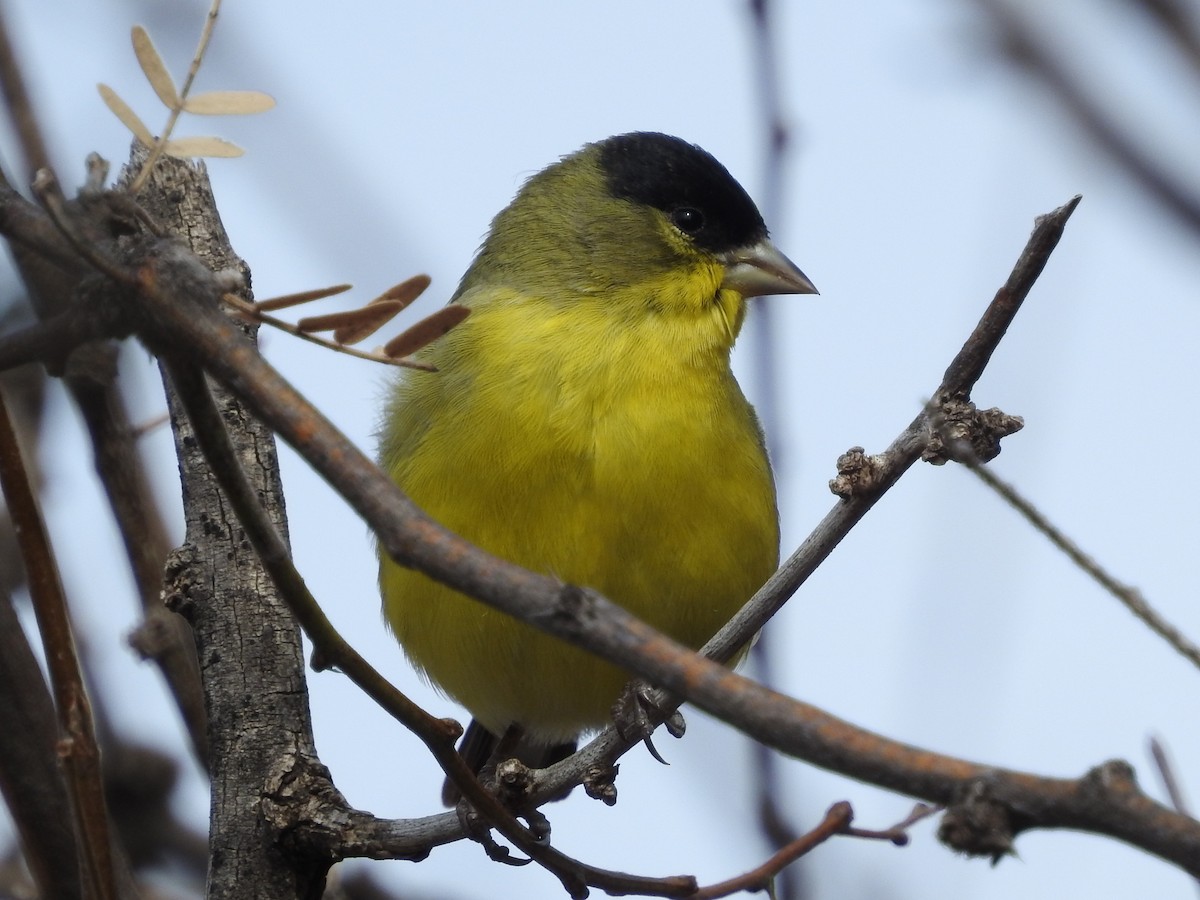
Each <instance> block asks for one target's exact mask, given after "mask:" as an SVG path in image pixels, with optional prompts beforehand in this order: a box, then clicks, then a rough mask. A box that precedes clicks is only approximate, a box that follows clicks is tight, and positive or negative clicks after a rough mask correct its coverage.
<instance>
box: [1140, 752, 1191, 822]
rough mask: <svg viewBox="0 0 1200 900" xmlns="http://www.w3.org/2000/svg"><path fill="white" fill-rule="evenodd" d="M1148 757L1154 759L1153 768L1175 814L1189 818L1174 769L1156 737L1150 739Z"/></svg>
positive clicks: (1188, 811) (1186, 805)
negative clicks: (1156, 771) (1160, 780)
mask: <svg viewBox="0 0 1200 900" xmlns="http://www.w3.org/2000/svg"><path fill="white" fill-rule="evenodd" d="M1150 755H1151V756H1152V757H1153V758H1154V767H1155V769H1157V770H1158V775H1159V777H1160V778H1161V779H1162V783H1163V788H1164V789H1165V790H1166V792H1167V797H1168V798H1169V799H1170V801H1171V805H1172V806H1173V807H1175V811H1176V812H1180V813H1183V814H1184V815H1185V816H1190V815H1191V814H1192V812H1191V810H1190V809H1188V804H1187V801H1186V800H1184V799H1183V790H1182V789H1181V788H1180V787H1179V780H1178V779H1177V778H1176V777H1175V769H1174V767H1173V766H1172V765H1171V760H1170V759H1168V757H1167V751H1166V749H1165V748H1164V747H1163V745H1162V742H1161V741H1160V740H1159V739H1158V738H1156V737H1151V738H1150Z"/></svg>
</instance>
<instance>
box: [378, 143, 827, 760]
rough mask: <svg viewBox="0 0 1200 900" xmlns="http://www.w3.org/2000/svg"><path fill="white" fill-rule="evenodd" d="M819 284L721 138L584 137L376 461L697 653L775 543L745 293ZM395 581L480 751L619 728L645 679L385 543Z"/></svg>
mask: <svg viewBox="0 0 1200 900" xmlns="http://www.w3.org/2000/svg"><path fill="white" fill-rule="evenodd" d="M807 293H816V289H815V288H814V287H813V285H812V282H811V281H809V280H808V278H807V277H806V276H805V275H804V274H803V273H802V272H801V271H800V269H798V268H797V267H796V266H795V265H794V264H793V263H792V262H791V261H790V260H789V259H788V258H787V257H785V256H784V255H783V254H782V253H781V252H780V251H779V250H778V249H776V247H775V246H774V245H773V244H772V243H771V242H770V240H768V237H767V228H766V225H765V224H764V223H763V219H762V215H761V214H760V213H759V211H758V209H757V207H756V206H755V204H754V201H752V200H751V199H750V196H749V195H748V194H747V193H746V191H745V190H744V189H743V188H742V187H741V185H739V184H738V183H737V181H735V180H734V178H733V177H732V176H731V175H730V174H729V172H728V171H727V170H726V169H725V167H724V166H722V165H721V164H720V163H719V162H717V160H716V159H714V158H713V157H712V156H711V155H710V154H708V153H707V152H705V151H704V150H702V149H700V148H699V147H696V146H694V145H692V144H689V143H687V142H686V141H683V140H681V139H679V138H675V137H669V136H667V135H663V134H655V133H633V134H624V135H619V136H616V137H611V138H608V139H606V140H603V141H599V142H597V143H594V144H588V145H587V146H585V147H583V149H581V150H579V151H578V152H576V153H573V154H571V155H570V156H567V157H564V158H563V159H562V160H560V161H559V162H557V163H555V164H553V165H551V166H549V167H548V168H546V169H544V170H542V171H541V172H538V173H537V174H536V175H534V176H533V177H531V178H530V179H529V180H528V181H527V182H525V184H524V186H523V187H522V188H521V189H520V191H519V193H518V194H517V196H516V198H515V199H514V200H513V201H512V203H510V204H509V205H508V207H506V208H505V209H504V210H503V211H502V212H501V213H500V214H499V215H497V216H496V218H495V220H494V221H493V222H492V225H491V230H490V231H489V233H488V235H487V238H486V239H485V241H484V243H483V245H482V247H481V248H480V249H479V251H478V253H477V255H476V257H475V260H474V262H473V263H472V264H471V267H470V268H469V269H468V270H467V273H466V274H465V275H464V276H463V279H462V281H461V283H460V284H459V286H458V289H457V291H456V292H455V293H454V296H453V297H452V298H451V302H453V303H459V304H462V305H463V306H466V307H469V308H470V310H471V314H470V316H469V317H468V318H467V319H466V320H465V321H464V322H463V323H462V324H461V325H459V326H458V327H456V328H454V329H453V330H452V331H450V332H449V333H448V334H447V335H445V336H444V337H442V338H441V339H439V340H438V341H436V342H434V343H433V344H432V345H430V346H429V347H427V348H426V349H425V350H424V351H422V354H421V359H422V361H424V362H428V363H431V364H432V365H433V366H435V367H436V370H437V371H436V372H422V371H405V372H404V373H403V374H402V375H400V376H399V377H398V380H397V381H396V382H395V384H394V386H393V387H392V389H391V391H390V395H389V397H388V400H387V404H386V409H385V412H384V417H383V422H382V428H381V435H380V454H379V455H380V464H381V465H382V466H383V468H384V469H385V470H386V471H387V472H388V473H389V474H390V475H391V477H392V478H393V479H394V480H395V481H396V483H397V484H398V485H399V486H400V487H401V488H402V489H403V490H404V491H405V492H406V493H407V494H408V495H409V496H410V497H411V498H412V499H413V500H414V501H415V502H416V503H417V504H418V505H419V506H420V507H422V508H423V509H424V510H425V511H426V512H427V513H429V515H431V516H432V517H433V518H435V519H437V520H438V521H439V522H441V523H442V524H443V525H445V526H446V527H448V528H450V529H451V530H453V531H455V532H457V533H458V534H460V535H462V536H463V537H465V538H467V539H468V540H470V541H471V542H473V543H474V544H476V545H478V546H480V547H482V548H483V549H485V550H488V551H490V552H491V553H494V554H496V555H497V556H501V557H503V558H505V559H508V560H511V561H512V562H515V563H518V564H520V565H522V566H524V567H526V568H529V569H532V570H534V571H538V572H543V573H546V574H548V575H552V576H555V577H557V578H559V579H562V580H563V581H566V582H570V583H574V584H579V585H584V586H587V587H591V588H595V589H596V590H598V591H600V592H601V593H602V594H604V595H605V596H606V597H608V598H609V599H611V600H613V601H615V602H616V603H619V604H621V605H622V606H624V607H625V608H626V609H628V610H629V611H630V612H632V613H633V614H634V615H636V616H639V617H640V618H642V619H644V620H645V621H647V622H649V623H650V624H651V625H653V626H654V627H656V628H658V629H660V630H661V631H663V632H665V633H666V634H668V635H670V636H671V637H673V638H675V639H676V640H678V641H680V642H682V643H684V644H686V645H688V646H690V647H693V648H698V647H700V646H701V645H702V644H703V643H704V642H705V641H706V640H707V639H708V638H709V637H711V636H712V635H713V634H714V633H715V632H716V631H717V629H718V628H720V626H721V625H722V624H724V623H725V622H726V621H727V620H728V619H729V618H730V617H731V616H732V615H733V613H734V612H735V611H736V610H737V609H738V608H739V607H740V606H741V605H742V604H743V603H744V602H745V601H746V600H747V599H748V598H749V597H750V596H751V594H752V593H753V592H754V591H755V590H756V589H757V588H758V587H759V586H761V585H762V583H763V582H764V581H765V580H766V579H767V577H768V576H770V575H771V573H772V572H773V571H774V570H775V567H776V565H777V563H778V555H779V526H778V514H777V511H776V505H775V486H774V481H773V478H772V475H771V468H770V465H769V463H768V460H767V453H766V449H765V447H764V442H763V434H762V430H761V428H760V426H759V423H758V420H757V418H756V417H755V414H754V410H753V408H752V407H751V406H750V404H749V403H748V402H747V401H746V399H745V397H744V396H743V395H742V391H741V389H740V388H739V387H738V384H737V381H736V380H735V379H734V377H733V373H732V371H731V370H730V365H729V355H730V350H731V349H732V347H733V342H734V339H735V338H736V337H737V334H738V331H739V329H740V328H741V325H742V321H743V319H744V317H745V314H746V299H747V298H749V297H754V296H757V295H761V294H807ZM380 587H381V591H382V595H383V606H384V614H385V616H386V618H387V621H388V623H389V624H390V626H391V628H392V630H393V631H394V633H395V635H396V637H397V638H398V639H399V641H400V643H401V645H402V646H403V648H404V651H405V653H406V654H407V655H408V658H409V659H410V660H411V661H412V663H413V664H414V665H415V666H416V667H417V668H418V669H419V670H420V671H421V672H423V673H424V674H425V675H426V676H427V677H428V678H429V680H430V681H432V682H433V683H434V684H435V685H436V686H437V687H439V688H440V689H441V690H442V691H444V692H445V693H446V694H448V695H449V696H450V697H452V698H453V699H455V700H457V701H458V702H459V703H461V704H462V705H463V706H465V707H466V708H467V709H468V710H469V711H470V712H471V715H472V716H474V718H475V720H476V721H475V722H473V723H472V725H471V727H470V728H469V729H468V733H467V734H468V737H467V739H466V741H465V743H467V744H470V746H471V747H472V752H471V755H472V756H474V757H475V758H474V759H473V760H472V762H473V763H474V765H476V766H479V765H481V764H482V763H483V761H484V760H485V759H486V755H487V750H488V748H489V745H490V743H491V742H494V738H495V736H498V735H501V734H503V733H504V732H505V731H506V729H508V728H509V727H510V726H512V725H514V724H515V725H519V726H521V728H522V729H523V730H524V735H525V740H526V741H528V742H532V743H533V744H534V745H536V746H544V747H547V748H550V747H554V746H556V745H562V744H569V743H570V742H573V741H574V739H575V738H576V737H578V735H579V734H581V733H582V732H585V731H588V730H592V729H597V728H600V727H603V726H604V725H605V724H606V722H607V721H608V719H609V716H610V709H611V708H612V706H613V703H614V701H615V700H616V699H617V697H618V696H619V695H620V693H621V690H622V687H623V686H624V685H625V683H626V682H627V681H628V680H629V679H630V677H631V676H630V674H629V673H628V672H625V671H622V670H620V669H619V668H617V667H616V666H614V665H612V664H610V663H607V662H605V661H603V660H601V659H599V658H598V657H595V656H592V655H590V654H588V653H587V652H585V651H583V650H579V649H576V648H575V647H572V646H570V645H568V644H566V643H563V642H561V641H559V640H557V639H555V638H553V637H550V636H548V635H545V634H543V633H541V632H538V631H536V630H535V629H533V628H532V627H530V626H528V625H525V624H522V623H520V622H517V621H515V620H514V619H511V618H509V617H508V616H506V615H505V614H503V613H501V612H498V611H496V610H494V609H490V608H489V607H487V606H485V605H483V604H481V603H478V602H476V601H474V600H471V599H469V598H467V597H465V596H463V595H461V594H459V593H457V592H455V591H453V590H451V589H449V588H447V587H444V586H443V585H441V584H438V583H437V582H435V581H433V580H432V579H429V578H427V577H426V576H424V575H422V574H421V573H419V572H416V571H413V570H410V569H406V568H403V567H401V566H399V565H397V564H396V563H394V562H393V561H392V560H391V559H389V558H387V557H386V556H383V558H382V559H381V568H380ZM464 755H467V751H466V750H464Z"/></svg>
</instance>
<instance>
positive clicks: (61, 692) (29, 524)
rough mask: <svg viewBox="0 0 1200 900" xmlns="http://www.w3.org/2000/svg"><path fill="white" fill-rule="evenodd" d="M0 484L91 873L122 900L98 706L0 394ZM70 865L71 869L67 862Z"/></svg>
mask: <svg viewBox="0 0 1200 900" xmlns="http://www.w3.org/2000/svg"><path fill="white" fill-rule="evenodd" d="M0 485H2V486H3V488H4V496H5V499H6V500H7V502H8V508H9V512H10V514H11V515H12V518H13V522H14V523H15V525H16V531H17V537H18V540H19V541H20V544H21V555H22V557H23V559H24V562H25V570H26V572H27V574H28V579H29V593H30V597H31V598H32V600H33V608H34V614H35V616H36V617H37V622H38V630H39V631H40V633H41V636H42V645H43V647H44V649H45V655H46V666H47V668H48V669H49V671H50V683H51V685H52V686H53V688H54V697H55V701H56V704H57V707H58V715H59V727H60V729H61V735H62V737H61V740H60V743H59V753H60V756H61V758H62V760H63V766H64V769H65V770H66V773H67V785H68V790H69V792H70V794H71V798H72V808H73V811H74V814H75V824H76V827H77V828H78V831H79V836H80V843H81V846H82V848H83V851H84V858H85V862H86V865H85V871H86V872H87V877H88V879H89V881H90V884H91V888H92V890H93V891H94V892H95V895H96V897H97V898H100V900H117V896H118V894H117V886H116V874H115V869H114V866H113V858H112V844H111V840H112V838H111V833H110V830H109V818H108V810H107V806H106V804H105V800H104V783H103V780H102V778H101V774H100V750H99V748H98V747H97V746H96V735H95V731H94V724H93V722H92V712H91V706H90V704H89V702H88V697H87V690H86V689H85V688H84V685H83V675H82V673H81V671H80V668H79V659H78V657H77V656H76V654H75V639H74V637H73V636H72V633H71V624H70V621H69V619H68V614H67V608H66V599H65V598H64V597H63V592H62V584H61V582H60V581H59V577H58V567H57V565H56V563H55V561H54V554H53V551H52V550H51V549H50V541H49V538H48V537H47V535H46V531H45V525H44V524H43V522H42V517H41V513H40V511H39V510H38V505H37V499H36V497H34V494H33V491H32V489H31V488H30V486H29V482H28V479H27V477H26V475H25V465H24V463H23V462H22V460H21V451H20V448H19V447H18V446H17V439H16V434H15V433H14V431H13V428H12V423H11V421H10V420H9V417H8V410H7V408H6V406H5V404H4V398H3V395H2V394H0ZM63 864H69V863H68V862H67V861H65V860H64V861H63Z"/></svg>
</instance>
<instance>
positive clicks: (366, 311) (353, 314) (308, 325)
mask: <svg viewBox="0 0 1200 900" xmlns="http://www.w3.org/2000/svg"><path fill="white" fill-rule="evenodd" d="M398 312H400V310H399V308H395V309H389V308H388V307H386V306H383V305H380V306H376V307H372V306H363V307H359V308H358V309H347V310H343V311H341V312H335V313H326V314H325V315H323V316H307V317H305V318H303V319H301V320H300V321H299V322H297V323H296V327H297V328H298V329H300V330H301V331H303V332H306V333H308V334H312V333H313V332H317V331H334V330H335V329H337V330H341V329H352V330H353V329H357V328H358V327H360V325H361V323H362V322H363V321H364V317H365V318H366V320H368V321H374V320H375V319H376V318H377V317H380V316H381V317H382V318H383V321H381V322H380V323H379V325H382V324H383V323H384V322H386V321H387V320H388V319H390V318H391V317H392V316H394V315H396V313H398ZM378 327H379V326H378V325H376V326H375V328H378ZM375 328H372V329H370V331H368V332H367V334H370V333H371V332H372V331H374V330H375ZM335 340H338V339H337V338H336V337H335ZM339 343H343V344H352V343H354V342H353V341H341V340H339Z"/></svg>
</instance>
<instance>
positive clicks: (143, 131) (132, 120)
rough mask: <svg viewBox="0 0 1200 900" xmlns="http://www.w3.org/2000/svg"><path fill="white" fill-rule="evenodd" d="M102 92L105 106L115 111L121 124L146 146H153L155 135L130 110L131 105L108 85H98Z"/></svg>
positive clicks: (101, 95)
mask: <svg viewBox="0 0 1200 900" xmlns="http://www.w3.org/2000/svg"><path fill="white" fill-rule="evenodd" d="M96 87H97V89H98V90H99V91H100V97H101V99H103V100H104V105H105V106H107V107H108V108H109V109H111V110H112V111H113V113H114V114H115V115H116V117H117V118H118V119H120V120H121V124H122V125H124V126H125V127H126V128H128V129H129V130H130V131H132V132H133V136H134V137H136V138H137V139H138V140H139V141H141V142H142V143H143V144H145V145H146V146H147V147H150V146H153V144H154V135H152V134H151V133H150V129H149V128H147V127H146V123H145V122H143V121H142V120H141V119H139V118H138V115H137V113H135V112H134V111H133V110H132V109H130V108H129V104H128V103H126V102H125V101H124V100H122V99H121V98H120V97H119V96H117V92H116V91H114V90H113V89H112V88H110V87H109V86H108V85H107V84H98V85H96Z"/></svg>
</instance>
